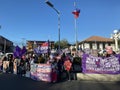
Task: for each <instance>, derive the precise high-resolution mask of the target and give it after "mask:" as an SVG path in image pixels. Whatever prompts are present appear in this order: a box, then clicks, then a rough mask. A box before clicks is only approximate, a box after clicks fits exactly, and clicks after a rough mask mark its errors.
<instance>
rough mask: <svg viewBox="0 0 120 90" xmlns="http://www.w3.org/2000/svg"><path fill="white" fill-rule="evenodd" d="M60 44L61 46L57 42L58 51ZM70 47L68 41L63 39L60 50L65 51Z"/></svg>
mask: <svg viewBox="0 0 120 90" xmlns="http://www.w3.org/2000/svg"><path fill="white" fill-rule="evenodd" d="M58 44H59V42H58V41H57V42H55V48H57V49H58ZM68 47H69V42H68V41H67V40H66V39H63V40H61V41H60V48H61V49H65V48H68Z"/></svg>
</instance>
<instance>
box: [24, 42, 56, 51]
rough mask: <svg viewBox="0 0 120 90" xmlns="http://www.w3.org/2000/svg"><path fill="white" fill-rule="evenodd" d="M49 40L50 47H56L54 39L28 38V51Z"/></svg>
mask: <svg viewBox="0 0 120 90" xmlns="http://www.w3.org/2000/svg"><path fill="white" fill-rule="evenodd" d="M45 42H49V46H50V49H53V48H54V41H35V40H28V41H27V43H26V47H27V51H28V52H31V51H33V50H34V48H36V47H38V46H41V45H42V44H43V43H45Z"/></svg>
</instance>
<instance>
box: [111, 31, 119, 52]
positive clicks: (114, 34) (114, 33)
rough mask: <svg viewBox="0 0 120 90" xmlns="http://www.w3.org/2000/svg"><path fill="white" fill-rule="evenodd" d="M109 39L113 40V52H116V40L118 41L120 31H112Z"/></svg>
mask: <svg viewBox="0 0 120 90" xmlns="http://www.w3.org/2000/svg"><path fill="white" fill-rule="evenodd" d="M111 38H112V39H114V40H115V51H118V40H119V39H120V31H119V30H114V31H113V34H111Z"/></svg>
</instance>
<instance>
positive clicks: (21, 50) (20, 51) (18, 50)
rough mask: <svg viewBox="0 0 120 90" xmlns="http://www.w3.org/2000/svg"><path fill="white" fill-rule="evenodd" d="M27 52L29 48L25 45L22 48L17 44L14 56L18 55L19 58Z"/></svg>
mask: <svg viewBox="0 0 120 90" xmlns="http://www.w3.org/2000/svg"><path fill="white" fill-rule="evenodd" d="M26 52H27V49H26V47H25V46H23V48H22V49H21V48H20V47H19V46H16V47H15V50H14V52H13V53H14V57H15V58H16V57H18V58H21V57H22V55H24V54H25V53H26Z"/></svg>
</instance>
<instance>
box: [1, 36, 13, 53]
mask: <svg viewBox="0 0 120 90" xmlns="http://www.w3.org/2000/svg"><path fill="white" fill-rule="evenodd" d="M0 51H2V52H4V53H7V52H12V51H13V42H12V41H10V40H8V39H6V38H5V37H3V36H0Z"/></svg>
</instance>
